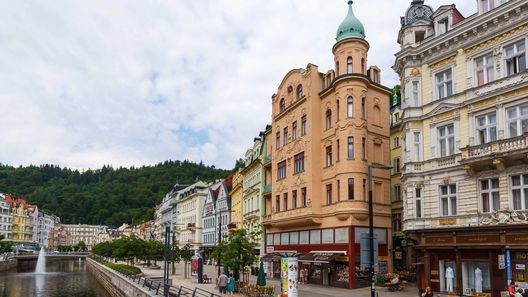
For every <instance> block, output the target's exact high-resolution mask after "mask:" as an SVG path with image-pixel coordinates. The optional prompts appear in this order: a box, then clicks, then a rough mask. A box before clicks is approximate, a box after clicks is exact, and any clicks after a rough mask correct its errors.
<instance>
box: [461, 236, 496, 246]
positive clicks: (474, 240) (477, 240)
mask: <svg viewBox="0 0 528 297" xmlns="http://www.w3.org/2000/svg"><path fill="white" fill-rule="evenodd" d="M457 243H463V244H482V243H500V235H489V234H483V235H460V236H457Z"/></svg>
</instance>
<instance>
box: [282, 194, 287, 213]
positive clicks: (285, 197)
mask: <svg viewBox="0 0 528 297" xmlns="http://www.w3.org/2000/svg"><path fill="white" fill-rule="evenodd" d="M282 208H283V209H284V211H286V210H288V193H284V194H283V206H282Z"/></svg>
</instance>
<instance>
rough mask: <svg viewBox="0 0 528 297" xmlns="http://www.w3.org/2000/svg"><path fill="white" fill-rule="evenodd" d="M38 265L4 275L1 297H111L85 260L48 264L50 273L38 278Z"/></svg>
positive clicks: (26, 265)
mask: <svg viewBox="0 0 528 297" xmlns="http://www.w3.org/2000/svg"><path fill="white" fill-rule="evenodd" d="M35 265H36V261H35V262H32V263H20V264H19V266H18V269H16V270H12V271H2V272H0V297H34V296H35V297H73V296H75V297H110V295H109V294H108V293H107V292H106V291H105V290H104V289H103V288H102V287H101V286H100V285H99V283H98V282H97V281H96V280H95V279H94V278H93V277H92V275H91V274H90V273H89V272H88V271H87V270H86V262H85V261H84V260H82V261H79V260H78V259H77V260H61V261H51V262H48V263H46V273H44V274H36V273H34V272H33V271H34V270H35Z"/></svg>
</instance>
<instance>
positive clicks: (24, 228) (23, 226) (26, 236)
mask: <svg viewBox="0 0 528 297" xmlns="http://www.w3.org/2000/svg"><path fill="white" fill-rule="evenodd" d="M6 198H7V201H8V203H9V204H10V206H11V215H12V216H13V233H12V235H13V237H12V238H13V239H12V240H13V241H14V242H31V241H32V238H31V235H32V234H31V232H30V230H29V213H28V208H29V204H27V203H26V201H25V200H24V199H21V198H18V199H16V200H14V199H12V198H11V197H10V196H6Z"/></svg>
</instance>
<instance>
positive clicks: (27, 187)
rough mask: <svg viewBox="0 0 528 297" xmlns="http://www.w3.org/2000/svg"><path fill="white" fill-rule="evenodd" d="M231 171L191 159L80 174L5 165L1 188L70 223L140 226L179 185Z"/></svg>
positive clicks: (45, 167) (1, 171) (1, 169)
mask: <svg viewBox="0 0 528 297" xmlns="http://www.w3.org/2000/svg"><path fill="white" fill-rule="evenodd" d="M229 173H230V171H228V170H222V169H216V168H215V167H214V166H205V165H204V164H203V163H201V162H200V163H199V164H196V163H193V162H189V161H165V162H163V163H159V164H157V165H155V166H143V167H137V168H136V167H131V168H123V167H120V168H113V167H111V166H103V168H101V169H96V170H86V171H83V172H80V171H78V170H72V169H68V168H60V167H58V166H55V165H48V164H46V165H41V166H27V167H12V166H7V165H0V190H1V192H3V193H6V194H11V195H13V196H15V197H19V196H22V197H24V198H25V199H26V200H27V201H28V202H29V203H32V204H36V205H37V206H38V207H39V209H41V210H44V211H46V212H49V213H52V214H55V215H57V216H59V217H60V218H61V221H62V222H63V223H68V224H77V223H84V224H105V225H110V226H120V225H121V224H122V223H128V224H139V223H142V222H145V221H148V220H150V219H152V217H153V215H154V206H155V205H156V204H157V203H160V202H161V200H162V198H163V196H164V195H165V194H166V193H167V192H169V191H170V190H171V189H172V187H173V186H174V185H175V184H176V183H179V184H192V183H194V182H196V181H197V180H202V181H206V182H208V181H213V180H215V179H218V178H225V177H226V176H227V175H229Z"/></svg>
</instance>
